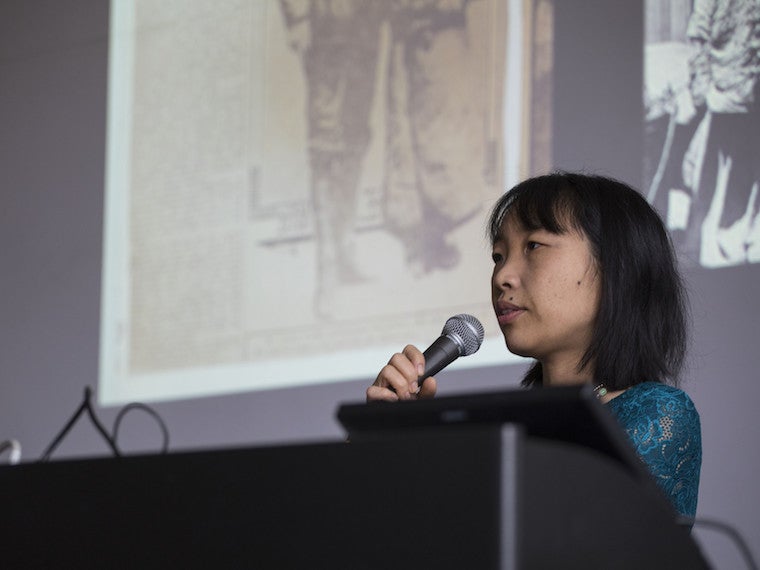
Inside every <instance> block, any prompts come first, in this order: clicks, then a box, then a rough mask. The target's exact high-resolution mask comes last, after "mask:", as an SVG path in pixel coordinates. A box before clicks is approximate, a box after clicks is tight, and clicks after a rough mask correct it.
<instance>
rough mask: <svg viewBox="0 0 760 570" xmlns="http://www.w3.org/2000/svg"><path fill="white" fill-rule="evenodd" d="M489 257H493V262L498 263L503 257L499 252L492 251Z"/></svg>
mask: <svg viewBox="0 0 760 570" xmlns="http://www.w3.org/2000/svg"><path fill="white" fill-rule="evenodd" d="M491 259H493V262H494V263H499V262H500V261H501V260H502V259H503V258H502V256H501V254H500V253H496V252H493V253H492V254H491Z"/></svg>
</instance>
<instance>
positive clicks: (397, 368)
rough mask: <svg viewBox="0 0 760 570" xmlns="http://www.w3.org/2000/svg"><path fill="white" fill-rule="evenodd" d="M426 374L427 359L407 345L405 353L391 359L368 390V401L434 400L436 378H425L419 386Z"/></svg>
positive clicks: (417, 350)
mask: <svg viewBox="0 0 760 570" xmlns="http://www.w3.org/2000/svg"><path fill="white" fill-rule="evenodd" d="M424 372H425V357H424V356H423V355H422V353H421V352H420V350H419V349H418V348H417V347H416V346H412V345H411V344H408V345H406V347H405V348H404V350H403V352H397V353H396V354H394V355H393V356H392V357H391V359H390V360H389V361H388V364H386V365H385V366H384V367H383V369H382V370H381V371H380V374H378V375H377V378H376V379H375V382H374V383H373V384H372V386H370V387H369V388H367V401H368V402H371V401H373V400H385V401H388V402H395V401H397V400H411V399H415V398H432V397H433V396H435V390H436V381H435V378H433V377H432V376H431V377H430V378H425V381H424V382H423V383H422V386H418V385H417V378H419V377H420V376H422V375H423V374H424Z"/></svg>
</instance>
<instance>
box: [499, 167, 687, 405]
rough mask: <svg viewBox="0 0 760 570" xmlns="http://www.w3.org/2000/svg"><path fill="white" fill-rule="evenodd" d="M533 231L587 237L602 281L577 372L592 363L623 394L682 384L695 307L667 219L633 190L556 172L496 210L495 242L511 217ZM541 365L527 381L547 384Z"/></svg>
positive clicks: (599, 379)
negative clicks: (644, 386) (647, 385)
mask: <svg viewBox="0 0 760 570" xmlns="http://www.w3.org/2000/svg"><path fill="white" fill-rule="evenodd" d="M507 214H509V216H510V217H512V216H515V218H516V220H517V221H518V222H519V223H521V224H522V225H523V227H525V228H526V229H528V230H534V229H539V228H542V229H544V230H547V231H550V232H552V233H556V234H563V233H566V232H568V231H573V230H575V231H580V232H582V234H583V235H584V236H585V237H586V238H587V239H588V240H589V242H590V246H591V252H592V255H593V256H594V259H595V261H596V265H597V269H598V271H599V274H600V278H601V298H600V304H599V312H598V315H597V317H596V322H595V325H594V331H593V335H592V339H591V344H590V345H589V347H588V348H587V350H586V352H585V354H584V355H583V357H582V358H581V360H580V362H579V363H578V371H581V370H583V369H585V368H586V367H587V366H589V365H590V364H592V363H593V367H594V378H593V380H594V382H595V383H604V385H605V386H606V387H607V389H608V390H611V391H612V390H623V389H625V388H628V387H630V386H633V385H635V384H639V383H641V382H646V381H658V382H669V383H671V384H674V385H677V384H678V380H679V375H680V372H681V368H682V366H683V362H684V357H685V355H686V347H687V344H688V332H687V331H688V322H689V317H688V302H687V297H686V291H685V289H684V286H683V283H682V281H681V277H680V275H679V273H678V269H677V264H676V257H675V254H674V251H673V246H672V243H671V241H670V237H669V236H668V232H667V230H666V229H665V227H664V225H663V223H662V220H661V219H660V217H659V216H658V215H657V213H656V212H655V211H654V209H653V208H652V207H651V206H650V205H649V204H648V203H647V201H646V200H645V199H644V198H643V197H642V196H641V194H639V192H637V191H636V190H634V189H633V188H632V187H630V186H628V185H627V184H625V183H623V182H620V181H618V180H614V179H612V178H607V177H604V176H598V175H586V174H578V173H569V172H556V173H553V174H548V175H544V176H538V177H536V178H531V179H528V180H526V181H524V182H521V183H520V184H518V185H517V186H515V187H514V188H512V189H511V190H510V191H509V192H507V193H506V194H504V195H503V196H502V197H501V198H500V199H499V201H498V202H497V203H496V205H495V206H494V208H493V210H492V212H491V217H490V221H489V226H488V231H489V237H490V239H491V243H492V244H493V243H495V242H496V241H497V240H498V239H499V236H500V235H501V230H502V224H503V223H504V221H505V219H506V218H507ZM542 374H543V371H542V369H541V363H540V362H538V361H537V362H535V363H534V365H533V366H532V368H531V369H530V370H529V371H528V373H527V374H526V375H525V377H524V378H523V381H522V383H523V385H524V386H538V385H541V383H542Z"/></svg>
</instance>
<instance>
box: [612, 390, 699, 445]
mask: <svg viewBox="0 0 760 570" xmlns="http://www.w3.org/2000/svg"><path fill="white" fill-rule="evenodd" d="M607 407H608V409H609V411H610V412H612V414H613V415H614V416H615V417H616V418H617V420H618V422H619V423H620V424H621V426H622V427H623V428H624V429H625V430H626V431H628V432H629V435H631V436H632V437H633V438H634V439H638V438H640V437H642V435H643V434H644V433H646V434H647V437H652V436H653V435H655V433H654V432H657V433H656V435H657V437H656V439H657V440H659V441H660V442H662V441H663V440H669V441H680V440H684V439H688V440H694V439H696V440H700V439H701V438H700V432H701V427H700V421H699V412H697V409H696V407H695V406H694V402H692V400H691V398H690V397H689V395H688V394H687V393H686V392H684V391H683V390H680V389H678V388H674V387H673V386H668V385H666V384H662V383H660V382H644V383H642V384H636V385H635V386H632V387H631V388H629V389H628V390H626V391H625V392H623V393H622V394H621V395H620V396H618V397H617V398H615V399H613V400H611V401H610V402H609V403H608V404H607Z"/></svg>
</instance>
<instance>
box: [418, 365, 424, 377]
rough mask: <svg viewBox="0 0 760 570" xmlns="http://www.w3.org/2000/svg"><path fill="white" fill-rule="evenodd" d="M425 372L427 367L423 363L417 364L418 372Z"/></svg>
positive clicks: (421, 373) (420, 373)
mask: <svg viewBox="0 0 760 570" xmlns="http://www.w3.org/2000/svg"><path fill="white" fill-rule="evenodd" d="M424 373H425V367H424V366H423V365H422V364H418V365H417V374H419V375H420V376H422V375H423V374H424Z"/></svg>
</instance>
